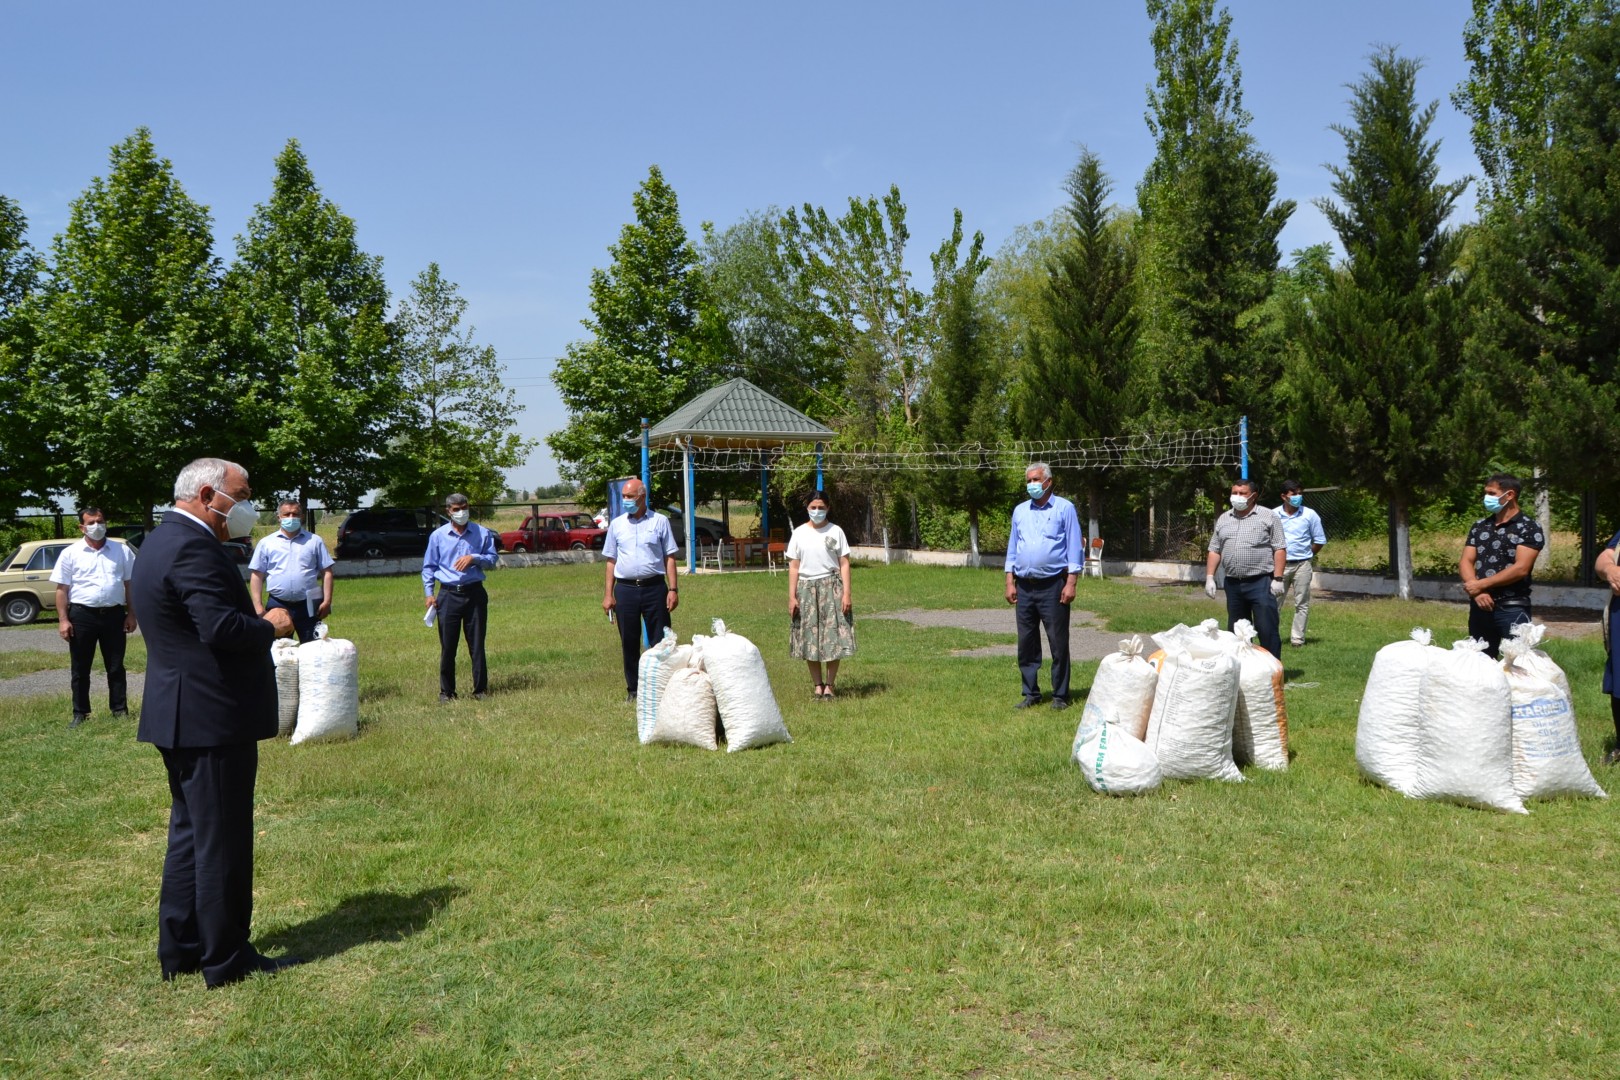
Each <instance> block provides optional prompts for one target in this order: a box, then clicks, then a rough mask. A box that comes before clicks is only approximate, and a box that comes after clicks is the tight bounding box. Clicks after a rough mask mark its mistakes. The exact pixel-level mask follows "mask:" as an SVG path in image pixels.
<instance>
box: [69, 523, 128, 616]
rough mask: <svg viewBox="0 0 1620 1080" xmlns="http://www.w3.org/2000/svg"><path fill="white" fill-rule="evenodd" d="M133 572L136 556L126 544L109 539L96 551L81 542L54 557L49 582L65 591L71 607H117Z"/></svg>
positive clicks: (122, 599)
mask: <svg viewBox="0 0 1620 1080" xmlns="http://www.w3.org/2000/svg"><path fill="white" fill-rule="evenodd" d="M134 572H135V552H134V551H132V550H131V549H130V548H129V546H128V545H127V544H122V543H119V542H118V541H117V540H113V539H111V538H108V539H106V540H103V541H102V543H101V547H100V549H99V550H98V549H96V548H93V547H91V546H90V542H89V541H88V540H80V541H79V542H78V543H77V544H74V545H72V546H71V547H68V548H66V549H64V550H63V552H62V554H61V555H59V556H58V557H57V559H56V568H55V569H53V570H52V571H51V580H52V581H54V582H55V583H56V584H58V585H66V586H67V587H68V603H70V604H83V605H84V606H85V607H98V608H106V607H118V606H120V605H121V604H123V602H124V582H126V581H128V580H129V578H130V575H131V574H133V573H134Z"/></svg>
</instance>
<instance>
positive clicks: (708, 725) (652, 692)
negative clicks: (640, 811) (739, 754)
mask: <svg viewBox="0 0 1620 1080" xmlns="http://www.w3.org/2000/svg"><path fill="white" fill-rule="evenodd" d="M713 629H714V634H713V636H711V637H705V636H704V635H702V634H694V635H692V643H691V644H690V645H681V644H679V643H678V641H677V640H676V637H675V631H673V630H667V629H666V630H665V631H664V640H663V641H661V642H659V643H658V644H656V645H654V646H653V647H652V648H650V649H648V650H647V651H646V652H644V653H642V654H641V663H640V667H639V668H638V669H637V673H636V734H637V736H638V737H639V738H640V739H641V741H642V743H643V744H646V743H681V744H685V745H687V746H701V747H702V748H703V749H705V750H718V749H720V742H721V740H722V739H723V740H724V741H725V744H726V749H727V750H728V751H736V750H748V749H750V748H752V747H755V746H769V745H770V744H771V743H779V742H792V741H793V738H792V736H790V735H789V734H788V729H787V725H786V724H785V723H783V721H782V710H781V709H779V708H777V705H776V697H775V695H774V694H772V693H771V680H770V678H769V676H767V675H766V673H765V658H764V657H763V656H761V655H760V653H759V649H758V648H757V647H756V646H755V645H754V643H753V642H751V641H749V640H748V639H747V638H745V637H743V636H742V635H741V634H733V633H731V632H730V631H728V630H727V629H726V624H725V623H724V622H722V621H720V620H719V619H716V620H714V627H713Z"/></svg>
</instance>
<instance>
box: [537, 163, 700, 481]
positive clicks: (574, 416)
mask: <svg viewBox="0 0 1620 1080" xmlns="http://www.w3.org/2000/svg"><path fill="white" fill-rule="evenodd" d="M631 202H632V204H633V206H634V208H635V221H633V222H630V223H629V224H627V225H625V226H624V228H623V229H622V230H620V233H619V242H618V243H617V244H614V245H612V246H611V247H609V248H608V253H609V254H610V255H612V257H613V263H612V266H611V267H609V268H608V269H605V270H603V269H597V270H593V271H592V272H591V317H590V318H589V319H585V320H583V321H584V325H585V328H586V329H587V330H589V331H590V332H591V337H589V338H587V339H585V340H583V341H576V342H574V343H572V344H571V345H569V346H568V349H567V355H565V356H564V357H563V358H562V359H561V360H559V361H557V366H556V369H555V370H554V371H553V372H552V375H551V381H552V382H553V384H555V385H556V387H557V392H558V393H559V394H560V395H561V397H562V400H563V404H564V405H565V406H566V407H567V409H568V415H569V419H568V426H567V427H566V428H564V429H563V430H562V431H559V432H555V433H554V434H552V435H550V436H548V437H547V438H546V444H547V445H548V446H550V447H551V450H552V453H554V454H555V455H556V457H557V463H558V470H559V471H560V472H561V473H562V475H563V476H564V477H565V478H566V479H568V480H571V481H573V482H574V483H576V484H578V485H579V486H580V488H581V490H582V491H583V493H584V496H585V498H586V499H588V500H591V501H600V500H602V499H604V498H605V497H606V492H607V482H608V481H609V480H611V479H613V478H614V477H616V476H625V475H630V474H635V473H639V472H640V467H639V464H638V462H639V456H640V450H639V449H638V448H637V444H636V443H635V441H634V439H635V436H636V434H637V432H639V430H640V426H641V418H642V417H646V418H647V419H648V420H650V421H652V422H653V423H657V422H658V421H659V420H660V419H662V418H663V417H665V416H667V415H668V414H669V413H671V412H673V411H674V410H675V409H676V408H678V407H679V406H681V405H682V404H684V403H685V402H686V401H687V400H689V399H690V398H691V397H693V396H695V395H696V394H698V393H700V392H702V391H703V390H706V389H708V388H709V386H710V385H711V384H712V383H713V382H714V381H715V378H716V370H717V368H718V367H719V364H720V360H721V359H722V358H723V357H724V356H725V354H726V330H725V326H724V324H723V322H722V320H721V318H720V317H719V314H718V313H717V312H716V311H715V310H714V308H713V306H712V305H711V304H710V303H709V302H708V296H707V289H706V284H705V280H704V276H703V270H702V267H701V266H700V265H699V261H698V255H697V250H696V248H694V247H693V245H692V243H691V241H690V240H689V239H688V238H687V235H686V229H685V228H684V227H683V226H682V225H681V214H680V206H679V204H678V201H677V199H676V197H675V189H674V188H672V187H670V186H669V184H668V183H667V182H666V181H665V180H664V174H663V172H662V171H660V170H659V168H658V166H656V165H654V166H652V167H651V168H650V169H649V170H648V171H647V179H646V180H645V181H643V182H642V184H641V186H640V187H639V188H638V189H637V190H636V193H635V195H634V196H633V197H632V200H631ZM653 479H654V486H655V487H656V488H658V490H657V491H656V492H655V493H654V496H655V498H660V499H663V498H669V497H671V496H673V495H674V494H675V486H676V485H675V484H674V482H673V481H666V480H664V479H663V478H660V477H654V478H653Z"/></svg>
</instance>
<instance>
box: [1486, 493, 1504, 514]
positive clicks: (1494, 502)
mask: <svg viewBox="0 0 1620 1080" xmlns="http://www.w3.org/2000/svg"><path fill="white" fill-rule="evenodd" d="M1485 509H1486V510H1487V511H1488V512H1490V513H1492V514H1494V513H1496V512H1497V511H1498V510H1500V509H1502V500H1501V499H1499V498H1498V497H1497V496H1495V495H1487V496H1485Z"/></svg>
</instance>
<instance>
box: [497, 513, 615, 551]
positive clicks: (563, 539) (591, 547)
mask: <svg viewBox="0 0 1620 1080" xmlns="http://www.w3.org/2000/svg"><path fill="white" fill-rule="evenodd" d="M606 540H607V530H606V529H599V528H597V527H596V523H595V522H593V521H592V520H591V516H590V515H589V514H541V515H540V516H539V517H532V516H531V517H526V518H524V519H523V524H522V525H519V526H518V527H517V528H516V529H513V530H512V531H510V532H503V533H501V547H502V548H504V549H505V550H507V551H511V552H521V551H601V550H602V544H603V543H604V542H605V541H606Z"/></svg>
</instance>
